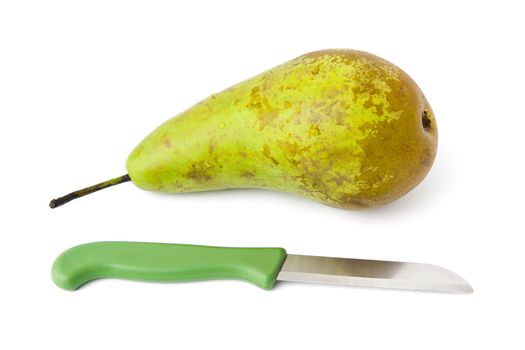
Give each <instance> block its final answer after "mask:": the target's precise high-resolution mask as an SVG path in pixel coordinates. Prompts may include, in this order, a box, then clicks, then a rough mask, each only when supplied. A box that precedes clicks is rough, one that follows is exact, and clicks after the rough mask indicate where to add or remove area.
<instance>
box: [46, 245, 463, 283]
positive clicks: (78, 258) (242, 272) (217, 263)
mask: <svg viewBox="0 0 525 350" xmlns="http://www.w3.org/2000/svg"><path fill="white" fill-rule="evenodd" d="M51 275H52V278H53V281H54V282H55V284H56V285H58V286H59V287H61V288H63V289H66V290H75V289H77V288H79V287H80V286H82V285H84V284H85V283H87V282H89V281H91V280H95V279H99V278H120V279H128V280H141V281H157V282H179V281H198V280H209V279H241V280H245V281H248V282H251V283H253V284H255V285H257V286H259V287H262V288H264V289H271V288H272V287H273V286H274V284H275V282H276V281H287V282H309V283H323V284H335V285H348V286H359V287H377V288H394V289H408V290H420V291H432V292H449V293H471V292H472V291H473V290H472V287H471V286H470V285H469V284H468V283H467V282H466V281H465V280H464V279H463V278H461V277H460V276H458V275H457V274H455V273H453V272H451V271H449V270H447V269H444V268H442V267H438V266H434V265H429V264H419V263H408V262H397V261H379V260H363V259H346V258H328V257H320V256H308V255H292V254H287V253H286V251H285V250H284V249H282V248H226V247H211V246H199V245H188V244H166V243H141V242H94V243H87V244H83V245H79V246H76V247H73V248H70V249H68V250H66V251H65V252H63V253H62V254H61V255H60V256H59V257H58V258H57V259H56V260H55V262H54V263H53V267H52V271H51Z"/></svg>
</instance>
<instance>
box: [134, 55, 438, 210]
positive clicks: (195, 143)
mask: <svg viewBox="0 0 525 350" xmlns="http://www.w3.org/2000/svg"><path fill="white" fill-rule="evenodd" d="M436 150H437V126H436V121H435V118H434V113H433V112H432V109H431V108H430V105H429V104H428V102H427V100H426V98H425V96H424V95H423V93H422V92H421V90H420V89H419V88H418V86H417V85H416V83H415V82H414V81H413V80H412V79H411V78H410V77H409V76H408V75H407V74H406V73H405V72H403V71H402V70H401V69H399V68H398V67H396V66H395V65H393V64H392V63H390V62H388V61H386V60H384V59H381V58H379V57H377V56H374V55H372V54H369V53H365V52H361V51H355V50H325V51H318V52H313V53H309V54H306V55H303V56H300V57H298V58H296V59H294V60H291V61H289V62H286V63H284V64H282V65H280V66H277V67H275V68H273V69H271V70H268V71H266V72H264V73H262V74H260V75H257V76H255V77H253V78H251V79H248V80H246V81H244V82H241V83H239V84H237V85H235V86H233V87H231V88H229V89H227V90H225V91H222V92H220V93H218V94H214V95H211V96H210V97H208V98H207V99H205V100H204V101H202V102H200V103H198V104H196V105H194V106H193V107H191V108H189V109H188V110H186V111H185V112H182V113H181V114H179V115H177V116H176V117H174V118H172V119H170V120H168V121H167V122H165V123H164V124H162V125H161V126H160V127H158V128H157V129H156V130H154V131H153V132H152V133H151V134H150V135H149V136H147V137H146V138H145V139H144V140H143V141H142V142H141V143H140V144H139V145H138V146H137V147H136V148H135V149H134V150H133V151H132V152H131V154H130V156H129V158H128V160H127V163H126V168H127V170H128V173H129V177H130V178H131V181H132V182H133V183H134V184H135V185H136V186H138V187H139V188H142V189H145V190H151V191H162V192H173V193H177V192H194V191H210V190H220V189H226V188H263V189H273V190H278V191H285V192H290V193H295V194H299V195H302V196H305V197H308V198H311V199H314V200H317V201H320V202H323V203H325V204H328V205H332V206H335V207H339V208H360V207H375V206H379V205H383V204H386V203H389V202H391V201H393V200H395V199H397V198H399V197H401V196H403V195H404V194H405V193H407V192H408V191H410V190H411V189H412V188H414V187H415V186H416V185H417V184H418V183H419V182H421V180H422V179H423V178H424V177H425V175H426V174H427V172H428V171H429V170H430V168H431V166H432V163H433V161H434V157H435V155H436Z"/></svg>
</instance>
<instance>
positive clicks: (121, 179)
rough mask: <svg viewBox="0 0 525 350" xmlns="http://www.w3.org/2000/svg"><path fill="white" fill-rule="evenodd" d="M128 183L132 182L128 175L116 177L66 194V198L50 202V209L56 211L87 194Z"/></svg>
mask: <svg viewBox="0 0 525 350" xmlns="http://www.w3.org/2000/svg"><path fill="white" fill-rule="evenodd" d="M128 181H131V179H130V177H129V175H128V174H126V175H123V176H119V177H116V178H114V179H111V180H108V181H104V182H101V183H99V184H96V185H93V186H89V187H86V188H83V189H81V190H78V191H75V192H71V193H70V194H66V195H65V196H62V197H58V198H56V199H53V200H51V202H49V207H50V208H51V209H54V208H57V207H60V206H61V205H64V204H66V203H67V202H70V201H72V200H73V199H77V198H80V197H83V196H85V195H87V194H90V193H93V192H97V191H100V190H103V189H104V188H108V187H111V186H115V185H118V184H121V183H123V182H128Z"/></svg>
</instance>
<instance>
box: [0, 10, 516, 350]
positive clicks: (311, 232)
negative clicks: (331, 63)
mask: <svg viewBox="0 0 525 350" xmlns="http://www.w3.org/2000/svg"><path fill="white" fill-rule="evenodd" d="M179 3H180V5H179ZM518 4H519V2H518V1H516V2H506V1H493V2H480V1H475V2H472V3H471V4H467V2H460V1H454V2H453V4H452V3H451V4H450V5H447V4H446V3H445V2H443V1H436V2H435V3H433V4H431V3H427V2H421V1H414V2H412V3H411V2H402V1H384V2H379V1H375V2H374V1H359V2H355V3H352V2H350V1H341V2H336V1H328V0H323V1H317V2H309V1H301V2H296V3H293V2H291V1H290V2H285V1H279V2H277V3H276V4H272V3H271V2H269V1H264V2H251V3H250V2H248V1H244V2H239V3H231V2H228V1H225V0H221V1H208V2H204V1H191V2H182V1H181V2H176V1H164V2H160V1H143V2H138V1H107V0H104V1H85V2H78V1H77V2H75V1H51V0H50V1H33V2H30V1H2V2H1V5H0V63H1V64H0V117H1V124H0V142H1V145H0V146H1V147H0V150H1V153H0V155H1V174H0V176H1V181H0V186H1V194H2V197H1V204H0V206H1V212H0V213H1V214H0V215H1V219H0V225H1V228H0V232H1V239H2V241H1V244H0V259H1V264H2V268H1V282H0V283H1V284H2V286H1V292H0V320H1V323H2V325H1V336H0V348H2V349H30V348H40V349H51V348H52V349H55V350H59V349H76V350H78V349H128V350H129V349H174V348H178V349H229V350H231V349H269V348H274V349H339V348H341V349H343V348H352V349H440V350H441V349H459V348H464V349H465V348H466V349H479V348H481V347H483V348H498V349H523V348H524V346H525V340H524V335H523V320H524V318H523V315H524V314H525V307H524V304H525V302H524V300H525V299H524V298H525V278H524V273H523V267H524V266H525V264H524V263H523V251H524V244H523V242H524V240H523V235H524V233H525V230H524V224H523V215H524V214H523V198H524V196H525V191H524V185H523V179H524V178H523V176H524V174H523V161H524V155H523V153H524V152H523V151H524V142H523V135H524V128H525V119H524V118H525V115H524V107H523V101H524V94H525V88H524V87H525V85H524V81H525V70H524V62H525V54H524V52H523V40H524V39H523V33H525V24H524V20H523V10H521V9H520V8H519V6H518ZM324 48H355V49H361V50H366V51H370V52H372V53H375V54H377V55H379V56H382V57H384V58H386V59H388V60H390V61H392V62H394V63H395V64H397V65H398V66H400V67H401V68H403V69H404V70H405V71H406V72H408V73H409V74H410V75H411V76H412V77H413V78H414V79H415V80H416V81H417V83H418V84H419V85H420V87H421V88H422V90H423V91H424V93H425V94H426V96H427V97H428V99H429V101H430V103H431V105H432V107H433V109H434V112H435V114H436V118H437V121H438V126H439V138H440V140H439V151H438V157H437V159H436V162H435V164H434V167H433V169H432V170H431V172H430V173H429V175H428V177H427V178H426V179H425V180H424V182H423V183H421V185H420V186H419V187H417V188H416V189H415V190H414V191H413V192H411V193H410V194H409V195H407V196H405V197H404V198H402V199H400V200H399V201H397V202H395V203H393V204H391V205H388V206H386V207H383V208H379V209H374V210H369V211H359V212H348V211H343V210H337V209H334V208H330V207H327V206H324V205H321V204H317V203H314V202H311V201H308V200H304V199H302V198H298V197H295V196H292V195H286V194H279V193H272V192H265V191H255V190H234V191H223V192H216V193H201V194H187V195H161V194H153V193H147V192H144V191H141V190H138V189H137V188H135V187H134V186H133V185H132V184H130V183H128V184H125V185H120V186H118V187H115V188H112V189H108V190H105V191H102V192H99V193H97V194H94V195H91V196H90V197H86V198H84V199H82V200H77V201H75V202H73V203H70V204H69V205H67V206H64V207H63V208H60V209H56V210H50V209H49V208H48V207H47V203H48V201H49V200H50V199H51V198H53V197H55V196H58V195H62V194H65V193H67V192H69V191H71V190H74V189H77V188H80V187H84V186H87V185H90V184H93V183H96V182H99V181H102V180H105V179H107V178H111V177H114V176H118V175H122V174H124V173H125V168H124V162H125V160H126V158H127V155H128V153H129V152H130V151H131V149H132V148H133V147H134V146H135V145H136V144H137V143H138V142H139V141H140V140H141V139H142V138H143V137H144V136H145V135H146V134H147V133H149V132H150V131H151V130H152V129H153V128H155V127H156V126H157V125H158V124H160V123H161V122H163V121H164V120H166V119H168V118H169V117H171V116H173V115H175V114H177V113H178V112H180V111H182V110H184V109H185V108H187V107H189V106H191V105H192V104H194V103H196V102H198V101H199V100H201V99H203V98H204V97H206V96H208V95H209V94H211V93H214V92H217V91H220V90H222V89H224V88H226V87H228V86H230V85H233V84H234V83H237V82H239V81H242V80H244V79H246V78H248V77H251V76H253V75H255V74H257V73H259V72H261V71H263V70H266V69H268V68H271V67H273V66H275V65H277V64H279V63H282V62H284V61H286V60H289V59H292V58H294V57H296V56H299V55H301V54H303V53H306V52H308V51H313V50H318V49H324ZM98 240H131V241H153V242H174V243H195V244H207V245H222V246H254V247H258V246H281V247H284V248H286V249H287V251H288V252H290V253H300V254H312V255H326V256H345V257H356V258H374V259H388V260H403V261H417V262H427V263H433V264H437V265H441V266H444V267H447V268H450V269H452V270H454V271H456V272H457V273H459V274H461V275H462V276H464V277H465V278H466V279H467V280H468V281H469V282H470V283H471V284H472V286H473V287H474V289H475V293H474V294H471V295H448V294H433V293H418V292H402V291H389V290H373V289H359V288H348V287H347V288H344V287H331V286H317V285H299V284H292V283H288V284H285V283H280V284H278V286H276V288H275V289H274V290H272V291H269V292H268V291H264V290H261V289H258V288H257V287H254V286H252V285H250V284H247V283H245V282H240V281H213V282H198V283H187V284H154V283H153V284H150V283H137V282H126V281H116V280H104V281H99V282H96V283H92V284H90V285H87V286H85V287H84V288H81V289H80V290H78V291H75V292H66V291H63V290H61V289H59V288H58V287H56V286H55V285H54V284H53V283H52V281H51V278H50V268H51V264H52V262H53V260H54V258H55V257H56V256H57V255H58V254H59V253H60V252H62V251H63V250H65V249H67V248H69V247H71V246H74V245H77V244H80V243H85V242H90V241H98Z"/></svg>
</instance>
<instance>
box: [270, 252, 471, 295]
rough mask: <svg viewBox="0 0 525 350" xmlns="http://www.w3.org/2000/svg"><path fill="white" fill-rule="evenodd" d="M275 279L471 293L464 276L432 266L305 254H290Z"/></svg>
mask: <svg viewBox="0 0 525 350" xmlns="http://www.w3.org/2000/svg"><path fill="white" fill-rule="evenodd" d="M277 280H278V281H289V282H309V283H324V284H337V285H348V286H358V287H374V288H394V289H410V290H420V291H432V292H446V293H472V292H473V290H472V287H471V286H470V284H468V282H467V281H465V280H464V279H463V278H461V277H460V276H458V275H456V274H455V273H453V272H452V271H449V270H447V269H444V268H442V267H439V266H435V265H429V264H418V263H407V262H398V261H379V260H363V259H344V258H327V257H320V256H308V255H291V254H289V255H288V256H287V257H286V260H285V262H284V265H283V267H282V268H281V271H280V272H279V275H278V276H277Z"/></svg>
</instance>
